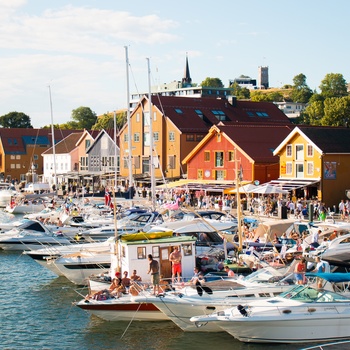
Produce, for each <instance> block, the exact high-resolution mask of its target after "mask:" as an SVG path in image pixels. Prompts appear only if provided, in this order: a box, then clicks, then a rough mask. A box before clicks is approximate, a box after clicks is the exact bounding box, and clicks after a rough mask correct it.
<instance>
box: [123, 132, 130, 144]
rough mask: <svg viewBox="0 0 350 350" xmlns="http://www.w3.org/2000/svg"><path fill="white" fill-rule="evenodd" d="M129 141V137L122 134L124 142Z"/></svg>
mask: <svg viewBox="0 0 350 350" xmlns="http://www.w3.org/2000/svg"><path fill="white" fill-rule="evenodd" d="M128 141H129V135H128V134H127V133H125V134H124V142H128Z"/></svg>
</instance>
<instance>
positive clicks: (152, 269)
mask: <svg viewBox="0 0 350 350" xmlns="http://www.w3.org/2000/svg"><path fill="white" fill-rule="evenodd" d="M148 261H149V268H148V271H147V274H149V273H151V281H152V284H153V294H154V295H156V292H157V294H159V263H158V261H157V260H154V259H153V256H152V254H148Z"/></svg>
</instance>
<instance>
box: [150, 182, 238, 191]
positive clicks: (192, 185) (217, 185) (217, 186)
mask: <svg viewBox="0 0 350 350" xmlns="http://www.w3.org/2000/svg"><path fill="white" fill-rule="evenodd" d="M233 187H234V182H233V181H228V180H193V179H192V180H191V179H181V180H178V181H173V182H169V183H166V184H162V185H159V186H157V187H156V189H157V190H160V189H170V188H182V189H188V190H195V191H200V190H203V191H206V192H222V193H223V192H224V191H225V193H227V190H228V189H232V188H233Z"/></svg>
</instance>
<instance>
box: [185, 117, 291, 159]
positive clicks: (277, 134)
mask: <svg viewBox="0 0 350 350" xmlns="http://www.w3.org/2000/svg"><path fill="white" fill-rule="evenodd" d="M291 130H292V126H291V125H289V126H286V125H242V124H238V125H216V126H213V127H212V128H211V129H210V130H209V134H208V135H207V136H206V137H205V138H204V139H203V140H202V141H201V142H200V143H199V144H198V145H197V146H196V147H195V148H194V149H193V151H192V152H191V153H190V154H189V155H188V156H187V157H186V158H185V159H184V160H183V163H187V162H188V161H189V160H190V159H191V158H192V157H193V156H194V155H195V154H196V153H197V152H198V151H199V150H200V149H202V148H203V147H204V146H205V144H206V143H207V142H208V140H209V139H210V138H211V137H213V136H214V135H216V134H217V133H218V132H220V133H221V134H222V136H224V137H226V139H228V140H229V142H232V144H234V145H236V146H237V147H238V148H239V149H240V150H241V151H243V152H244V153H245V154H246V155H247V157H249V158H251V159H252V160H253V161H254V162H256V163H273V162H278V158H277V157H276V156H274V155H273V151H274V149H275V148H276V146H277V145H279V144H280V143H281V141H282V140H283V139H284V138H285V137H286V136H287V135H288V134H289V133H290V132H291Z"/></svg>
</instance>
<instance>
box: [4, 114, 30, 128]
mask: <svg viewBox="0 0 350 350" xmlns="http://www.w3.org/2000/svg"><path fill="white" fill-rule="evenodd" d="M0 125H1V126H2V127H3V128H30V129H32V128H33V126H32V124H31V121H30V117H29V116H28V115H26V114H24V113H22V112H10V113H7V114H5V115H3V116H1V117H0Z"/></svg>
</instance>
